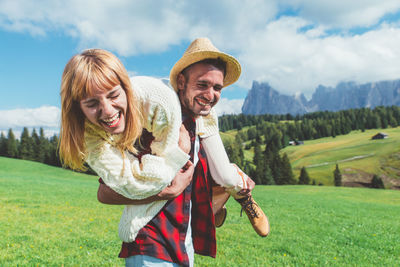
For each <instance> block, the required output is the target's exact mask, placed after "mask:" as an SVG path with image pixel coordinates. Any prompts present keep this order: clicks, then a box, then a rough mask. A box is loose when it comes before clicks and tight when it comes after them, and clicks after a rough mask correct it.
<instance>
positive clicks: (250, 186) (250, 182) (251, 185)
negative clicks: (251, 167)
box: [238, 176, 256, 196]
mask: <svg viewBox="0 0 400 267" xmlns="http://www.w3.org/2000/svg"><path fill="white" fill-rule="evenodd" d="M246 183H247V189H242V190H240V191H239V192H238V195H242V196H245V195H250V193H251V191H252V190H253V189H254V186H255V185H256V183H255V182H254V181H253V180H252V179H251V178H250V177H249V176H247V179H246Z"/></svg>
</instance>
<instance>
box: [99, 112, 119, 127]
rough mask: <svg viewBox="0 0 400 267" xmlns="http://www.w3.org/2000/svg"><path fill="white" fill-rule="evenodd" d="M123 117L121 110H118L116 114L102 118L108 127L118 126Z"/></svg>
mask: <svg viewBox="0 0 400 267" xmlns="http://www.w3.org/2000/svg"><path fill="white" fill-rule="evenodd" d="M120 118H121V112H117V113H116V114H115V115H114V116H112V117H111V118H107V119H102V120H101V122H102V123H103V124H106V125H107V126H108V127H111V128H113V127H116V126H117V125H118V123H119V121H120Z"/></svg>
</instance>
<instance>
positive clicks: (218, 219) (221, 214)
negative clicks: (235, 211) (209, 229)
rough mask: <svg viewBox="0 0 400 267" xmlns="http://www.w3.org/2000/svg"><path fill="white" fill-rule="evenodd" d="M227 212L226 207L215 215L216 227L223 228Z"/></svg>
mask: <svg viewBox="0 0 400 267" xmlns="http://www.w3.org/2000/svg"><path fill="white" fill-rule="evenodd" d="M226 214H227V210H226V207H225V206H223V207H222V208H221V209H219V211H218V212H217V213H216V214H215V215H214V217H215V227H221V226H222V225H223V224H224V222H225V219H226Z"/></svg>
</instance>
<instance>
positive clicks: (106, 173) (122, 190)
mask: <svg viewBox="0 0 400 267" xmlns="http://www.w3.org/2000/svg"><path fill="white" fill-rule="evenodd" d="M100 142H101V141H100ZM146 161H147V162H144V163H143V166H140V164H139V160H138V159H137V158H136V157H135V156H134V155H132V154H130V153H129V152H126V151H123V154H122V152H121V151H120V150H119V149H117V148H116V147H115V146H113V145H112V144H110V143H108V142H102V145H101V148H100V150H98V151H90V152H89V153H88V157H87V159H86V162H87V163H88V164H89V166H90V167H91V168H92V169H93V170H94V171H95V172H96V173H97V174H98V175H99V176H100V177H101V178H102V179H103V181H104V183H105V184H107V185H108V186H109V187H110V188H111V189H113V190H114V191H115V192H117V193H119V194H121V195H123V196H125V197H127V198H131V199H144V198H147V197H150V196H153V195H156V194H158V193H159V192H160V191H161V190H162V189H164V188H165V187H166V186H168V185H169V184H170V182H171V181H172V179H173V177H174V176H175V173H176V172H175V169H173V168H163V166H166V165H167V164H166V161H165V159H163V158H161V157H157V156H151V157H148V158H147V159H146ZM149 161H151V163H152V164H151V165H150V164H148V162H149ZM156 166H157V167H156Z"/></svg>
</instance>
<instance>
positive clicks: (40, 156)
mask: <svg viewBox="0 0 400 267" xmlns="http://www.w3.org/2000/svg"><path fill="white" fill-rule="evenodd" d="M39 134H40V136H39V145H38V151H37V154H36V155H37V160H38V161H39V162H42V163H44V162H45V160H46V154H48V150H49V140H48V139H47V138H46V136H45V135H44V130H43V128H40V133H39Z"/></svg>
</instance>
